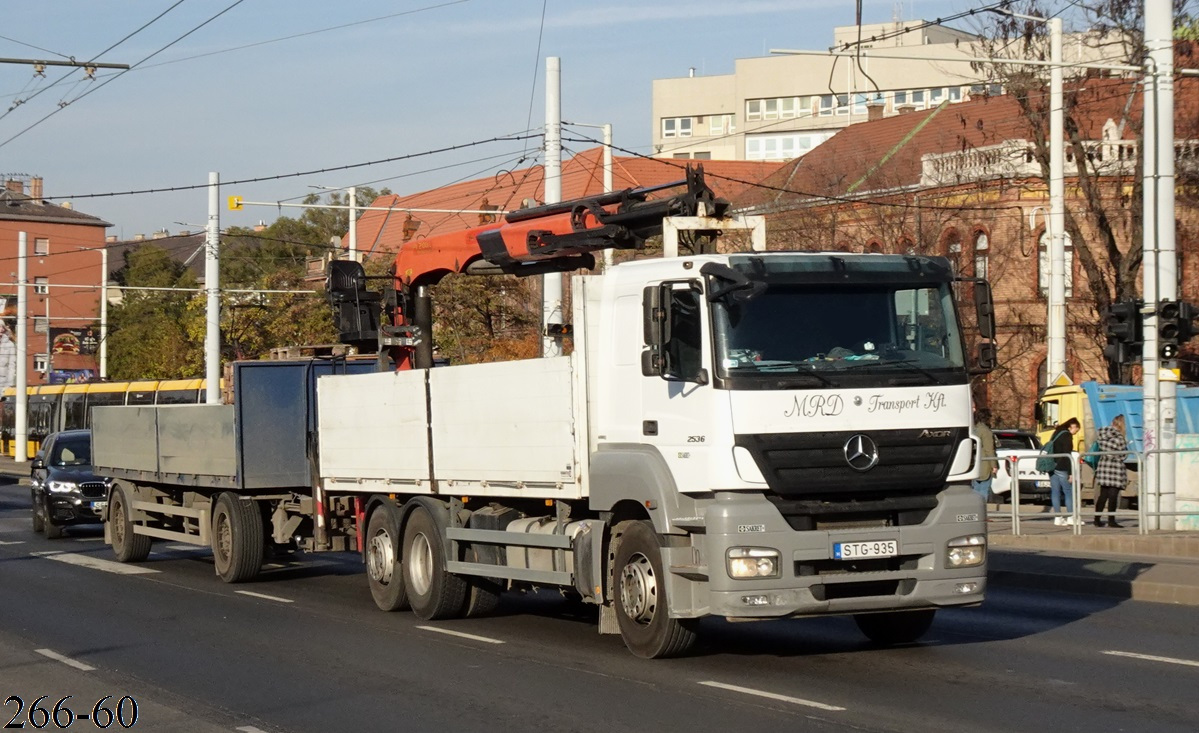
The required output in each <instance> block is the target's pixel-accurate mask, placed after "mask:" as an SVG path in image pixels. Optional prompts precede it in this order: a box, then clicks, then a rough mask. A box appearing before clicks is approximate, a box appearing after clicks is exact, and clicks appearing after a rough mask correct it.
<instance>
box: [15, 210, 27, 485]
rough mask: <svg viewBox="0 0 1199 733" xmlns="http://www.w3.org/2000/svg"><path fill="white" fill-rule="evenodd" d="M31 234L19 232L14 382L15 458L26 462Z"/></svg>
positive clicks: (18, 461) (19, 461)
mask: <svg viewBox="0 0 1199 733" xmlns="http://www.w3.org/2000/svg"><path fill="white" fill-rule="evenodd" d="M28 285H29V235H28V234H26V233H25V232H18V233H17V379H16V383H15V384H14V385H13V392H15V393H16V398H17V400H16V402H17V404H16V408H15V409H16V414H15V415H14V416H13V417H14V421H13V441H14V442H15V443H16V447H15V448H14V450H13V457H14V458H16V461H17V463H24V462H25V461H26V460H27V459H28V457H29V391H28V389H26V383H27V382H28V381H29V366H28V364H26V361H27V360H28V359H29V324H28V323H26V322H25V319H26V318H27V317H28V311H29V304H28V299H29V288H28Z"/></svg>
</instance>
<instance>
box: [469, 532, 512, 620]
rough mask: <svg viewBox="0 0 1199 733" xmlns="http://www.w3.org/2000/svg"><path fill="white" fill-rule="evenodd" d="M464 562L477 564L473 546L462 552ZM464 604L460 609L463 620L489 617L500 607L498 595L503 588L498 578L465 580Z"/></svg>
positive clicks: (477, 558)
mask: <svg viewBox="0 0 1199 733" xmlns="http://www.w3.org/2000/svg"><path fill="white" fill-rule="evenodd" d="M463 556H464V557H463V558H462V559H463V560H464V561H466V562H479V551H478V549H477V548H475V547H474V546H473V545H472V546H469V547H467V548H466V550H465V552H463ZM466 583H467V590H466V603H465V605H464V608H463V609H462V617H463V618H480V617H482V616H490V615H491V614H492V613H493V612H494V611H495V609H496V606H498V605H500V593H502V592H503V590H504V587H503V585H502V584H501V581H500V580H499V579H498V578H484V577H482V576H475V575H472V576H470V577H469V578H467V579H466Z"/></svg>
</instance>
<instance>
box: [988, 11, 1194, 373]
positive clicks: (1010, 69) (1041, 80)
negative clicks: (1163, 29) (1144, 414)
mask: <svg viewBox="0 0 1199 733" xmlns="http://www.w3.org/2000/svg"><path fill="white" fill-rule="evenodd" d="M1072 5H1076V6H1077V8H1078V12H1079V16H1078V17H1079V18H1080V19H1081V20H1082V21H1083V22H1084V23H1085V24H1086V26H1087V27H1088V29H1089V32H1088V33H1087V34H1086V35H1084V36H1083V37H1082V42H1084V43H1086V44H1087V45H1089V46H1090V47H1092V48H1095V49H1096V50H1098V51H1099V52H1100V53H1098V54H1097V55H1098V56H1100V57H1101V58H1103V59H1104V60H1105V62H1106V63H1109V64H1122V65H1128V66H1137V67H1142V66H1143V65H1144V63H1145V48H1144V37H1143V31H1142V28H1143V25H1144V24H1143V17H1142V10H1143V0H1091V2H1081V3H1072ZM1181 6H1182V3H1181V2H1179V0H1176V15H1178V17H1179V18H1180V20H1182V19H1183V16H1182V15H1181V9H1182V7H1181ZM1010 9H1011V10H1013V11H1015V12H1019V13H1021V14H1025V15H1031V16H1037V17H1045V18H1047V17H1050V16H1051V15H1052V14H1057V13H1053V12H1052V11H1053V9H1052V8H1050V7H1048V6H1047V5H1046V3H1044V2H1041V1H1040V0H1025V2H1018V3H1015V4H1013V5H1012V6H1010ZM1065 9H1066V8H1062V9H1060V10H1058V13H1060V12H1062V11H1063V10H1065ZM984 35H985V36H987V37H988V39H989V40H987V41H984V43H983V47H984V50H985V52H986V53H987V55H988V56H991V57H1007V58H1034V59H1040V60H1047V59H1048V57H1049V42H1048V38H1047V30H1046V26H1045V24H1044V23H1039V22H1035V21H1029V20H1026V19H1021V18H1015V17H1012V16H997V19H996V20H994V21H993V22H992V23H991V24H990V25H989V26H987V27H986V28H985V29H984ZM979 66H980V67H981V66H982V65H981V64H980V65H979ZM989 68H990V69H991V71H992V73H993V74H994V77H995V79H996V80H998V81H1000V82H1002V84H1003V85H1004V88H1005V89H1006V91H1007V92H1008V93H1009V94H1011V95H1013V96H1014V98H1015V99H1016V100H1017V101H1018V102H1019V104H1020V107H1021V109H1022V110H1023V113H1024V116H1025V117H1026V118H1027V120H1028V122H1029V125H1028V127H1029V131H1030V138H1031V139H1030V142H1031V143H1032V145H1033V149H1034V156H1035V158H1036V161H1037V162H1038V163H1039V165H1040V168H1041V170H1042V174H1043V176H1044V178H1045V180H1046V181H1047V180H1048V179H1049V145H1048V142H1049V141H1048V127H1049V125H1048V120H1049V94H1048V91H1047V86H1046V78H1047V76H1048V72H1047V71H1046V70H1045V69H1044V68H1039V67H1030V66H1023V65H1017V64H1004V63H998V64H993V65H990V66H989ZM1067 73H1069V72H1067ZM1095 76H1097V74H1094V73H1090V74H1088V75H1087V77H1086V78H1087V79H1091V78H1094V77H1095ZM1109 88H1113V89H1114V88H1115V87H1109ZM1122 88H1123V90H1124V91H1122V92H1120V93H1122V94H1123V95H1124V96H1125V97H1126V104H1125V105H1124V113H1123V114H1122V115H1120V118H1119V119H1116V120H1114V122H1115V123H1116V125H1117V129H1118V130H1119V131H1120V132H1121V134H1120V138H1124V137H1125V134H1123V131H1125V130H1127V131H1131V133H1132V137H1133V138H1134V139H1135V141H1136V145H1135V148H1131V147H1130V146H1129V147H1126V149H1134V150H1136V151H1139V150H1141V149H1142V146H1141V142H1142V140H1143V131H1142V129H1141V115H1140V112H1141V109H1140V105H1141V104H1142V103H1141V102H1140V97H1139V93H1138V92H1139V90H1138V89H1137V87H1136V85H1134V84H1127V85H1124V86H1123V87H1122ZM1104 101H1105V100H1103V99H1101V98H1100V96H1099V95H1097V94H1095V93H1093V90H1090V89H1088V85H1087V84H1085V83H1082V82H1081V81H1079V80H1078V79H1075V80H1072V81H1071V82H1068V83H1067V88H1066V93H1065V94H1064V95H1063V113H1064V117H1065V134H1066V148H1067V155H1068V156H1069V158H1070V159H1072V161H1073V162H1074V164H1075V168H1076V170H1077V174H1076V176H1075V177H1074V179H1075V181H1076V183H1077V190H1078V192H1079V198H1080V199H1081V203H1082V205H1081V206H1068V207H1067V208H1066V232H1067V234H1068V235H1069V237H1070V242H1071V245H1072V249H1073V252H1074V255H1075V256H1076V257H1077V258H1078V262H1079V265H1080V266H1081V268H1082V271H1083V273H1084V274H1085V282H1086V287H1087V295H1088V296H1089V298H1088V300H1089V301H1090V305H1091V308H1089V309H1085V311H1089V312H1084V310H1083V309H1082V308H1079V307H1074V308H1070V309H1068V310H1067V313H1068V317H1069V323H1068V324H1067V328H1068V330H1069V332H1070V333H1072V334H1087V335H1089V337H1090V338H1091V339H1093V341H1094V342H1095V345H1096V346H1097V347H1098V350H1102V343H1103V340H1104V333H1103V329H1102V328H1100V327H1099V326H1098V324H1100V323H1102V320H1103V319H1102V313H1103V312H1104V311H1105V310H1106V309H1107V308H1108V307H1109V306H1110V305H1111V304H1112V303H1113V302H1116V301H1120V300H1134V299H1136V298H1137V293H1138V291H1139V285H1140V280H1141V275H1140V271H1141V263H1142V247H1141V221H1142V220H1141V213H1142V212H1141V209H1142V174H1143V165H1142V160H1141V156H1140V155H1136V154H1134V155H1132V156H1130V159H1129V162H1130V163H1131V165H1124V166H1113V165H1111V161H1110V159H1108V160H1105V156H1103V155H1102V154H1097V153H1096V148H1095V146H1094V143H1093V138H1092V137H1091V136H1089V135H1087V134H1086V132H1087V130H1086V125H1085V122H1084V120H1085V119H1086V118H1087V113H1088V111H1089V109H1088V105H1097V104H1099V103H1102V102H1104ZM1179 182H1180V183H1184V184H1185V183H1186V180H1185V172H1184V171H1183V170H1181V169H1180V170H1179ZM1184 188H1185V186H1184ZM1107 366H1108V368H1107V371H1108V381H1110V382H1113V383H1127V382H1130V381H1131V376H1132V375H1131V368H1130V367H1127V366H1124V365H1121V364H1119V363H1116V362H1115V361H1110V360H1109V361H1108V365H1107Z"/></svg>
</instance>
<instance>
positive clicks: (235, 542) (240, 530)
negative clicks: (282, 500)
mask: <svg viewBox="0 0 1199 733" xmlns="http://www.w3.org/2000/svg"><path fill="white" fill-rule="evenodd" d="M264 549H265V542H264V541H263V536H262V514H260V513H259V511H258V504H257V503H255V502H253V501H248V500H243V499H240V498H238V496H237V495H235V494H231V493H229V492H225V493H223V494H220V495H219V496H217V500H216V505H215V508H214V509H213V512H212V559H213V561H214V564H215V565H216V574H217V575H219V576H220V577H221V580H223V581H225V582H226V583H241V582H243V581H246V580H253V579H254V578H256V577H257V576H258V572H259V571H260V570H261V569H262V553H263V550H264Z"/></svg>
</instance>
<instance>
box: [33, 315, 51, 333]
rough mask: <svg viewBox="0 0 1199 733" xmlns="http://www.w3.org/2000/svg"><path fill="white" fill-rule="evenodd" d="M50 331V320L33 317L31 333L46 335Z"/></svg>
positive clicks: (43, 317) (42, 317)
mask: <svg viewBox="0 0 1199 733" xmlns="http://www.w3.org/2000/svg"><path fill="white" fill-rule="evenodd" d="M49 330H50V319H49V318H46V317H45V316H35V317H34V319H33V332H34V333H46V332H47V331H49Z"/></svg>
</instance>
